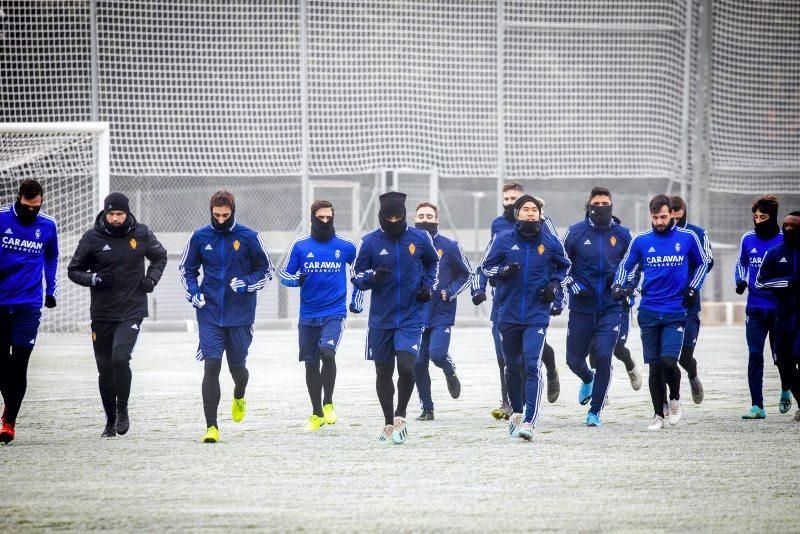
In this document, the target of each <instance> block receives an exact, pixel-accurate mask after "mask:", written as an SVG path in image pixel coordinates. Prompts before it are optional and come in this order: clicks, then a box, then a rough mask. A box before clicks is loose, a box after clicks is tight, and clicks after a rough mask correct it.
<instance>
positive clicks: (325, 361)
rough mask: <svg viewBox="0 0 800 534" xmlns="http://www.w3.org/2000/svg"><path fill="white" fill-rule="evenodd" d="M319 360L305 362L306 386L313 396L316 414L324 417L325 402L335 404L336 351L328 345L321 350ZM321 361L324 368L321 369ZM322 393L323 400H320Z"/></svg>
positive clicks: (311, 396)
mask: <svg viewBox="0 0 800 534" xmlns="http://www.w3.org/2000/svg"><path fill="white" fill-rule="evenodd" d="M319 358H320V359H319V360H314V361H310V362H305V364H306V388H308V396H309V397H310V398H311V408H312V409H313V411H314V415H317V416H319V417H322V406H323V404H333V387H334V385H335V384H336V352H335V351H334V350H332V349H329V348H328V347H323V348H321V349H320V351H319ZM320 363H321V364H322V368H321V369H320ZM320 395H322V401H321V402H320Z"/></svg>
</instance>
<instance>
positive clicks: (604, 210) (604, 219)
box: [586, 204, 614, 228]
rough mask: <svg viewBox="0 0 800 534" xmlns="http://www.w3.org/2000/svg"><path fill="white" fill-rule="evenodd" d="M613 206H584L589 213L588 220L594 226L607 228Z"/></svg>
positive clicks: (609, 224) (609, 223)
mask: <svg viewBox="0 0 800 534" xmlns="http://www.w3.org/2000/svg"><path fill="white" fill-rule="evenodd" d="M613 208H614V206H592V205H591V204H589V205H588V206H586V213H588V214H589V220H590V221H592V223H593V224H594V225H595V226H600V227H601V228H607V227H609V226H611V211H612V209H613Z"/></svg>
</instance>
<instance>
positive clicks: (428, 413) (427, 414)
mask: <svg viewBox="0 0 800 534" xmlns="http://www.w3.org/2000/svg"><path fill="white" fill-rule="evenodd" d="M417 421H433V410H425V409H423V410H422V413H421V414H419V417H417Z"/></svg>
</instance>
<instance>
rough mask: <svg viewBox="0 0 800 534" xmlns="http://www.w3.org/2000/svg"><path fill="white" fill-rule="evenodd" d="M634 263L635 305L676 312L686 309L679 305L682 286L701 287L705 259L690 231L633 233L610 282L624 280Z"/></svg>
mask: <svg viewBox="0 0 800 534" xmlns="http://www.w3.org/2000/svg"><path fill="white" fill-rule="evenodd" d="M637 266H638V268H640V269H641V274H642V299H641V302H640V303H639V308H641V309H645V310H650V311H655V312H670V313H672V312H674V313H679V312H685V311H687V310H686V309H685V308H684V307H683V293H684V291H685V290H686V288H687V287H689V286H691V287H693V288H694V289H696V290H698V291H699V290H700V288H701V287H702V285H703V280H704V279H705V276H706V273H707V272H708V259H707V258H706V256H705V254H704V253H703V248H702V244H701V243H700V239H699V238H698V237H697V235H696V234H695V233H694V232H692V231H691V230H687V229H685V228H680V227H673V228H672V229H670V230H668V231H666V232H665V233H663V234H661V233H658V232H656V231H655V230H649V231H647V232H642V233H639V234H637V235H636V236H635V237H634V238H633V240H632V241H631V244H630V246H628V250H627V252H626V253H625V256H624V257H623V259H622V262H621V263H620V264H619V268H618V269H617V274H616V277H615V279H614V283H616V284H620V285H625V284H626V283H628V282H629V280H630V276H629V275H630V273H631V271H632V270H633V269H634V268H636V267H637Z"/></svg>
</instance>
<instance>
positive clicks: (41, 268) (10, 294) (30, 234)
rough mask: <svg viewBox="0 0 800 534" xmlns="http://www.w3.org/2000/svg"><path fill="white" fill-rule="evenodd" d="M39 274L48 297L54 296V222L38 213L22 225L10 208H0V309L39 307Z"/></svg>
mask: <svg viewBox="0 0 800 534" xmlns="http://www.w3.org/2000/svg"><path fill="white" fill-rule="evenodd" d="M42 273H44V282H45V286H46V292H47V294H48V295H54V296H55V295H57V294H58V229H57V227H56V220H55V219H53V218H52V217H50V216H49V215H45V214H44V213H42V212H39V213H38V214H37V216H36V219H35V220H34V221H33V223H31V224H22V223H21V222H20V220H19V217H17V214H16V211H15V209H14V205H13V204H12V205H10V206H4V207H2V208H0V305H2V306H8V305H12V304H24V305H33V306H36V307H37V308H41V307H42V301H43V300H44V296H43V295H42Z"/></svg>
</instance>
